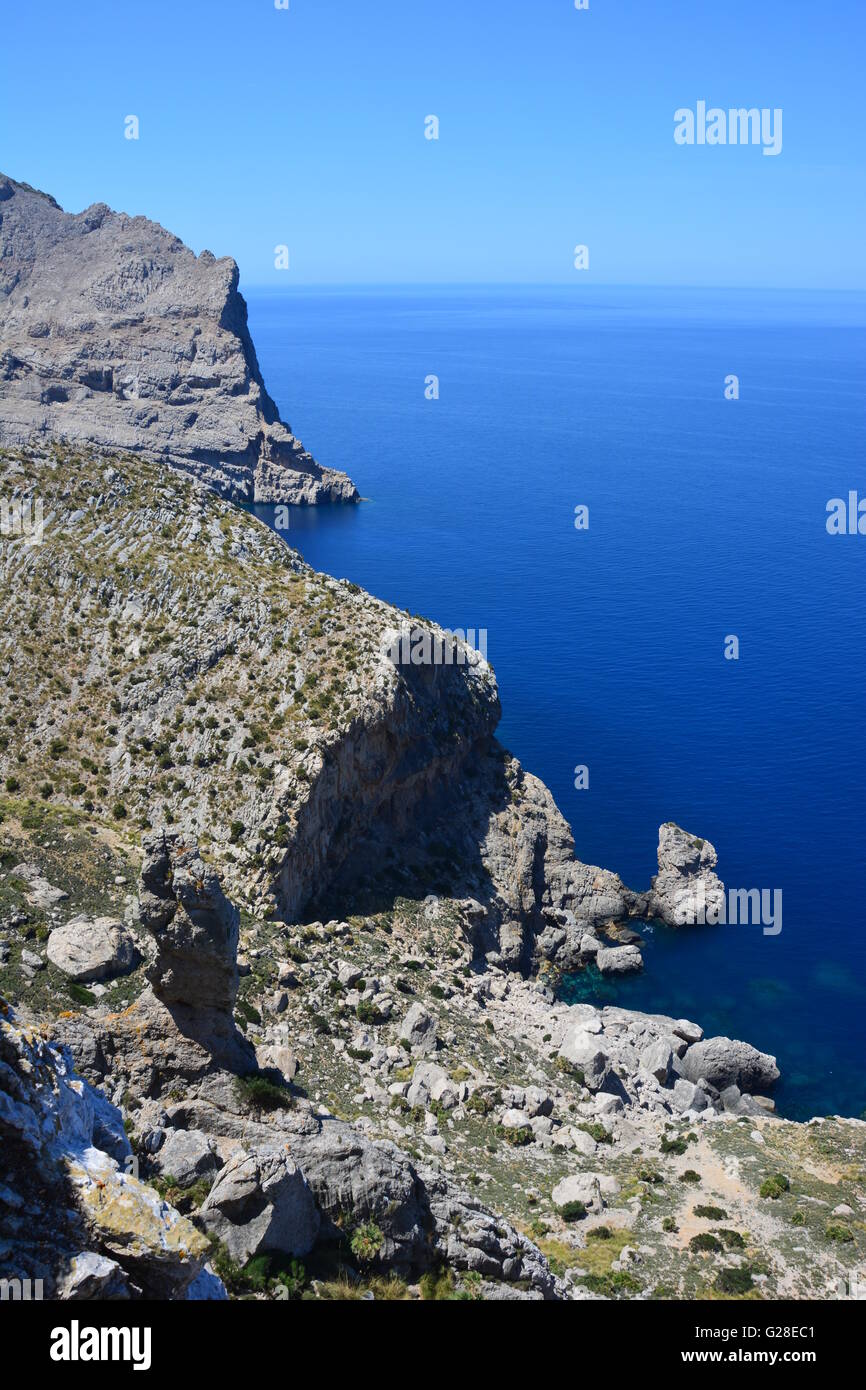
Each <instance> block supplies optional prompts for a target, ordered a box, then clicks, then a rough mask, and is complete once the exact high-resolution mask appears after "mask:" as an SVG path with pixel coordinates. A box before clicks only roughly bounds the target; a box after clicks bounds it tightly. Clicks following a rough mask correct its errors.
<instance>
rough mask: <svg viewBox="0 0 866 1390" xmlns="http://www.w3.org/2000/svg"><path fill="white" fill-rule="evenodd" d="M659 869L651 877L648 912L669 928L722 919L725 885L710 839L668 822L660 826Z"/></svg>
mask: <svg viewBox="0 0 866 1390" xmlns="http://www.w3.org/2000/svg"><path fill="white" fill-rule="evenodd" d="M658 861H659V871H658V873H657V874H656V876H655V878H654V879H653V880H652V886H651V888H650V894H649V915H650V916H656V917H660V918H661V920H662V921H663V922H666V923H667V924H668V926H671V927H681V926H685V925H703V924H705V923H707V922H709V923H713V922H718V921H719V920H724V916H723V914H724V905H725V888H724V884H723V883H722V881H721V879H720V878H719V877H718V875H717V874H716V873H714V872H713V871H714V869H715V867H716V864H717V862H718V856H717V854H716V851H715V849H714V847H713V846H712V845H711V844H710V842H709V840H702V839H700V837H699V836H697V835H691V834H689V832H688V831H687V830H683V829H682V828H681V827H680V826H678V825H675V824H674V823H673V821H668V822H667V823H666V824H665V825H662V826H660V828H659V846H658Z"/></svg>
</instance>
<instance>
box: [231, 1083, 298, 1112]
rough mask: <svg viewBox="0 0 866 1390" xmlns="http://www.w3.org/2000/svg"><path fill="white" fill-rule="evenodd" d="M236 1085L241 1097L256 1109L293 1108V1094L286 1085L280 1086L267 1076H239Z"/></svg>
mask: <svg viewBox="0 0 866 1390" xmlns="http://www.w3.org/2000/svg"><path fill="white" fill-rule="evenodd" d="M235 1087H236V1089H237V1092H238V1094H239V1096H240V1098H241V1100H244V1101H246V1103H247V1104H248V1105H251V1106H252V1107H253V1109H254V1110H291V1108H292V1095H291V1092H290V1091H289V1090H288V1089H287V1088H286V1087H285V1086H278V1085H277V1084H276V1083H275V1082H273V1081H269V1080H268V1079H267V1077H266V1076H260V1075H258V1074H254V1075H252V1076H238V1077H236V1078H235Z"/></svg>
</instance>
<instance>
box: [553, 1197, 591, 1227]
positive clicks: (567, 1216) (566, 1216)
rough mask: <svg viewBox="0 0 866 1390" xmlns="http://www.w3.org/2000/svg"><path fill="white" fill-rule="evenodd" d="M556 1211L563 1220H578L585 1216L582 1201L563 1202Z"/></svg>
mask: <svg viewBox="0 0 866 1390" xmlns="http://www.w3.org/2000/svg"><path fill="white" fill-rule="evenodd" d="M557 1213H558V1215H559V1216H561V1217H562V1219H563V1221H568V1222H572V1221H580V1220H581V1219H582V1218H583V1217H584V1216H586V1206H585V1205H584V1203H583V1202H564V1203H563V1205H562V1206H561V1207H557Z"/></svg>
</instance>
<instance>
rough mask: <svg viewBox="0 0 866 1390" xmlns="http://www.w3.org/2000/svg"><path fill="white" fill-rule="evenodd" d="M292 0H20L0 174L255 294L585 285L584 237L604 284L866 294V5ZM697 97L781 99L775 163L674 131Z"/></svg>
mask: <svg viewBox="0 0 866 1390" xmlns="http://www.w3.org/2000/svg"><path fill="white" fill-rule="evenodd" d="M290 4H291V8H290V9H289V10H288V11H287V12H286V11H281V10H277V9H275V7H274V3H273V0H171V3H169V0H146V3H139V4H130V3H125V0H83V2H82V3H77V4H75V3H71V2H70V0H40V3H30V4H24V3H22V4H17V5H13V4H10V5H9V6H7V7H6V12H5V14H4V19H3V49H4V63H3V78H2V84H0V169H2V170H3V171H4V172H6V173H9V174H11V175H12V176H13V177H15V178H19V179H24V180H26V181H27V182H30V183H33V184H35V185H36V186H37V187H40V188H44V189H46V190H47V191H49V192H51V193H53V194H54V195H55V197H56V198H57V199H58V201H59V202H60V203H61V204H62V205H63V206H64V207H66V208H68V209H71V210H73V211H79V210H80V209H82V208H83V207H85V206H87V205H88V204H89V203H91V202H97V201H104V202H107V203H109V204H110V205H111V206H112V207H115V208H120V209H123V210H124V211H127V212H130V213H146V214H147V215H148V216H150V217H153V218H156V219H157V220H158V221H160V222H162V223H163V224H164V225H165V226H167V227H169V228H170V229H171V230H172V231H174V232H176V233H177V234H178V235H180V236H181V237H183V239H184V240H185V241H187V242H188V243H189V244H190V245H191V246H193V247H194V248H195V249H196V250H197V251H199V250H201V249H202V248H204V247H208V248H209V249H211V250H212V251H214V252H215V253H216V254H217V255H225V254H231V255H233V256H234V257H235V258H236V259H237V260H238V262H239V263H240V266H241V275H242V283H243V284H244V285H246V286H250V285H262V284H269V283H270V284H275V285H276V284H286V283H287V277H288V280H289V282H291V283H295V284H297V283H334V284H339V283H357V282H362V281H370V282H383V281H395V282H406V281H412V282H424V281H518V282H532V281H547V282H556V281H569V280H574V278H575V276H576V275H577V274H578V272H576V271H575V270H574V269H573V268H572V251H573V247H574V246H575V244H577V243H586V244H587V245H588V246H589V248H590V269H589V272H586V273H584V274H585V276H586V278H587V279H591V280H594V281H599V282H607V283H614V284H615V283H644V284H702V285H765V286H804V287H841V288H846V287H847V288H864V287H866V257H864V242H866V237H864V225H866V218H864V212H866V195H864V145H866V139H864V137H866V118H864V98H863V85H864V83H863V71H862V69H863V61H864V49H866V44H864V40H866V0H718V3H713V0H590V8H589V10H588V11H576V10H575V9H574V3H573V0H290ZM699 99H704V100H706V101H707V102H708V103H709V104H710V105H718V106H721V107H724V108H727V107H729V106H757V107H770V108H775V107H781V108H782V110H783V112H784V117H783V148H782V153H781V154H780V155H779V156H778V157H775V158H772V157H767V156H764V155H763V154H762V152H761V149H760V148H752V147H747V148H743V147H739V146H727V147H723V148H709V147H703V148H701V147H697V146H695V147H680V146H677V145H676V144H675V143H674V140H673V124H674V122H673V113H674V111H675V110H676V109H677V108H679V107H684V106H690V107H692V108H694V106H695V104H696V103H697V101H698V100H699ZM129 114H135V115H137V116H138V117H139V119H140V123H141V138H140V139H139V140H138V141H137V142H135V141H128V140H126V139H124V136H123V121H124V117H125V116H127V115H129ZM430 114H435V115H437V116H438V117H439V119H440V122H441V127H440V139H439V141H438V142H434V141H427V140H425V139H424V118H425V116H427V115H430ZM283 243H284V244H286V245H288V246H289V248H290V258H291V264H290V270H289V271H288V272H278V271H276V270H275V269H274V264H273V262H274V246H275V245H277V244H283Z"/></svg>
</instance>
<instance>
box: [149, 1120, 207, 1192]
mask: <svg viewBox="0 0 866 1390" xmlns="http://www.w3.org/2000/svg"><path fill="white" fill-rule="evenodd" d="M151 1161H152V1163H153V1166H154V1168H155V1169H156V1170H157V1172H158V1173H160V1174H161V1175H162V1176H163V1177H165V1178H172V1179H173V1180H174V1182H175V1183H177V1186H178V1187H192V1185H193V1183H194V1182H197V1181H198V1180H199V1178H203V1177H208V1176H210V1175H211V1174H214V1173H216V1171H217V1169H218V1168H221V1167H222V1159H221V1158H220V1157H219V1154H218V1153H217V1151H216V1145H215V1144H214V1142H213V1140H212V1139H211V1138H209V1136H208V1135H207V1134H204V1133H203V1132H202V1131H201V1130H199V1129H168V1130H166V1131H165V1139H164V1140H163V1142H162V1144H161V1145H160V1147H159V1149H158V1151H157V1153H156V1155H155V1156H154V1158H153V1159H152V1160H151Z"/></svg>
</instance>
